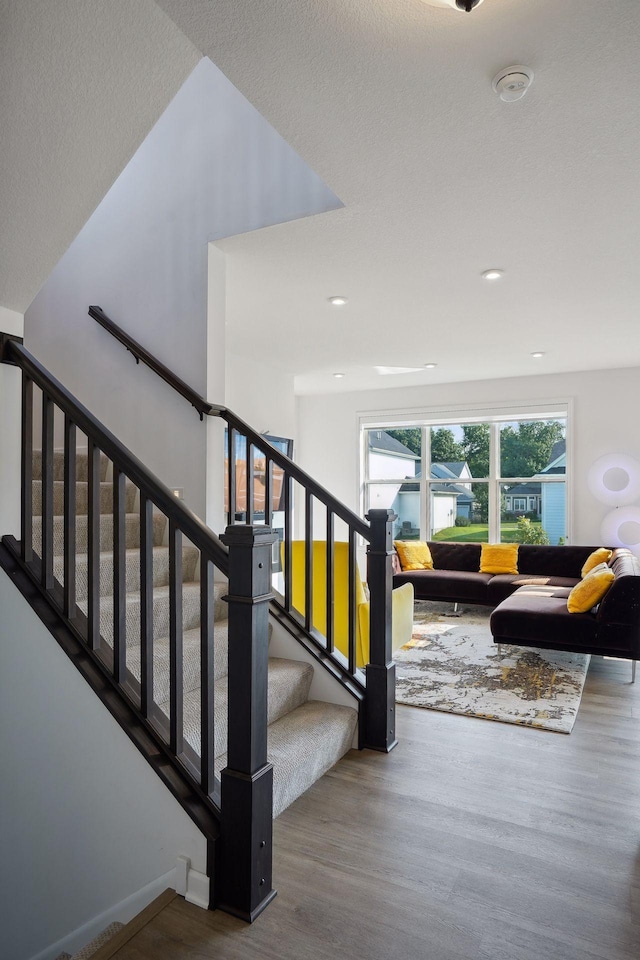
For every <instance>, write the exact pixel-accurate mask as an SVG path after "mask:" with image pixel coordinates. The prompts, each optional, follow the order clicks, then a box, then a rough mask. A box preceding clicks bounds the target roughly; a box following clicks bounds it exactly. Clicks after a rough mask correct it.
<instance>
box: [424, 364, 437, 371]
mask: <svg viewBox="0 0 640 960" xmlns="http://www.w3.org/2000/svg"><path fill="white" fill-rule="evenodd" d="M437 366H438V364H437V363H425V367H426V368H427V370H433V368H434V367H437Z"/></svg>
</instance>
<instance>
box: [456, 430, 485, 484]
mask: <svg viewBox="0 0 640 960" xmlns="http://www.w3.org/2000/svg"><path fill="white" fill-rule="evenodd" d="M490 443H491V431H490V428H489V424H488V423H466V424H465V425H464V426H463V428H462V444H461V447H462V453H463V459H464V460H466V461H467V464H468V465H469V471H470V473H471V476H472V477H488V476H489V444H490Z"/></svg>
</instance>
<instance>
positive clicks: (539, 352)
mask: <svg viewBox="0 0 640 960" xmlns="http://www.w3.org/2000/svg"><path fill="white" fill-rule="evenodd" d="M531 356H532V357H534V358H535V359H536V360H539V359H540V357H544V350H536V352H535V353H532V354H531Z"/></svg>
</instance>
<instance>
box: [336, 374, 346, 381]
mask: <svg viewBox="0 0 640 960" xmlns="http://www.w3.org/2000/svg"><path fill="white" fill-rule="evenodd" d="M334 377H335V378H336V380H342V378H343V377H344V373H334Z"/></svg>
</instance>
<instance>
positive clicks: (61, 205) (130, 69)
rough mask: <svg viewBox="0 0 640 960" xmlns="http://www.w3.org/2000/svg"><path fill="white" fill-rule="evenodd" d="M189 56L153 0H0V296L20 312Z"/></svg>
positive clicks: (183, 74)
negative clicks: (0, 228) (0, 132)
mask: <svg viewBox="0 0 640 960" xmlns="http://www.w3.org/2000/svg"><path fill="white" fill-rule="evenodd" d="M199 59H200V55H199V53H198V51H197V49H196V48H195V47H194V46H193V44H192V43H191V42H190V41H189V40H187V38H186V37H185V36H184V34H182V33H181V32H180V30H178V29H177V28H176V26H175V24H174V23H172V21H171V20H170V19H169V18H168V17H167V16H166V15H165V14H164V13H163V12H162V11H161V10H160V9H159V8H158V7H157V6H156V4H155V3H154V2H153V0H135V3H133V2H131V0H108V3H105V2H104V0H44V2H43V0H0V90H1V91H2V96H1V97H0V131H2V134H1V135H0V223H1V224H2V231H1V233H0V304H2V305H4V306H6V307H10V308H12V309H14V310H18V311H20V312H24V310H25V309H26V307H27V306H28V305H29V303H30V302H31V301H32V299H33V297H34V296H35V294H36V293H37V292H38V290H39V288H40V286H41V285H42V284H43V283H44V281H45V280H46V278H47V277H48V275H49V274H50V272H51V270H52V269H53V267H54V266H55V264H56V263H57V262H58V260H59V259H60V257H61V256H62V254H63V253H64V252H65V250H66V249H67V247H68V246H69V244H70V243H71V241H72V240H73V238H74V237H75V235H76V234H77V233H78V231H79V230H80V229H81V228H82V227H83V226H84V224H85V223H86V221H87V219H88V218H89V216H90V214H91V213H92V212H93V210H94V209H95V207H96V206H97V205H98V203H99V202H100V200H101V199H102V197H103V196H104V194H105V193H106V192H107V190H108V189H109V187H110V186H111V184H112V183H113V182H114V180H115V179H116V177H117V176H118V175H119V174H120V172H121V170H122V169H123V167H124V166H125V164H126V163H127V161H128V160H129V159H130V157H131V156H132V155H133V153H134V152H135V150H136V149H137V147H138V146H139V145H140V143H141V141H142V140H143V139H144V137H145V136H146V134H147V133H148V132H149V130H150V129H151V127H152V126H153V124H154V123H155V121H156V120H157V119H158V117H159V116H160V115H161V113H162V112H163V110H164V109H165V107H166V106H167V104H168V103H169V101H170V100H171V98H172V97H173V96H174V95H175V93H176V92H177V91H178V89H179V88H180V86H181V85H182V83H183V81H184V80H185V79H186V78H187V76H188V75H189V74H190V73H191V71H192V70H193V68H194V66H195V65H196V63H197V62H198V60H199Z"/></svg>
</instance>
